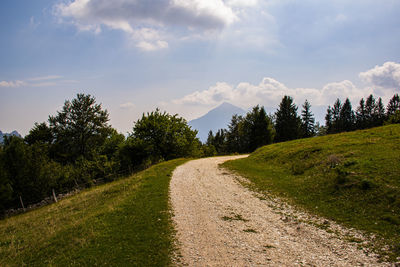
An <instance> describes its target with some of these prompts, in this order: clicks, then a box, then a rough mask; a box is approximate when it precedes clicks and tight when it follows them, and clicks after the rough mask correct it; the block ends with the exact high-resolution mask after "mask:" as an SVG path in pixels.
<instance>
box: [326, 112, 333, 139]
mask: <svg viewBox="0 0 400 267" xmlns="http://www.w3.org/2000/svg"><path fill="white" fill-rule="evenodd" d="M325 127H326V133H328V134H329V133H332V130H333V129H332V108H331V106H328V109H327V110H326V115H325Z"/></svg>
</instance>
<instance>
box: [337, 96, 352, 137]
mask: <svg viewBox="0 0 400 267" xmlns="http://www.w3.org/2000/svg"><path fill="white" fill-rule="evenodd" d="M354 122H355V116H354V112H353V109H352V107H351V102H350V100H349V99H348V98H346V101H345V102H344V104H343V106H342V108H341V109H340V114H339V128H338V131H339V132H343V131H352V130H353V129H354Z"/></svg>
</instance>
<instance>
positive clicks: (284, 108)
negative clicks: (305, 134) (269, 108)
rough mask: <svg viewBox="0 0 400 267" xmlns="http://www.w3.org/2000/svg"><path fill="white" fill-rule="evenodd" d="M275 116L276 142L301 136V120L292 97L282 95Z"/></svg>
mask: <svg viewBox="0 0 400 267" xmlns="http://www.w3.org/2000/svg"><path fill="white" fill-rule="evenodd" d="M275 116H276V121H275V130H276V136H275V141H276V142H283V141H288V140H293V139H297V138H299V137H300V136H301V120H300V117H299V116H298V115H297V106H296V105H295V104H294V103H293V98H291V97H290V96H284V97H283V98H282V101H281V103H280V104H279V109H278V110H277V112H276V113H275Z"/></svg>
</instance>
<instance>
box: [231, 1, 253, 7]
mask: <svg viewBox="0 0 400 267" xmlns="http://www.w3.org/2000/svg"><path fill="white" fill-rule="evenodd" d="M226 4H227V5H228V6H232V7H251V6H256V5H257V4H258V0H228V1H226Z"/></svg>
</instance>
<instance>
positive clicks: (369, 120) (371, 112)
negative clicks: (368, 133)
mask: <svg viewBox="0 0 400 267" xmlns="http://www.w3.org/2000/svg"><path fill="white" fill-rule="evenodd" d="M365 112H366V114H365V115H366V127H368V128H369V127H373V126H374V117H375V112H376V103H375V98H374V96H373V95H372V94H371V95H369V96H368V98H367V101H366V102H365Z"/></svg>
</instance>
